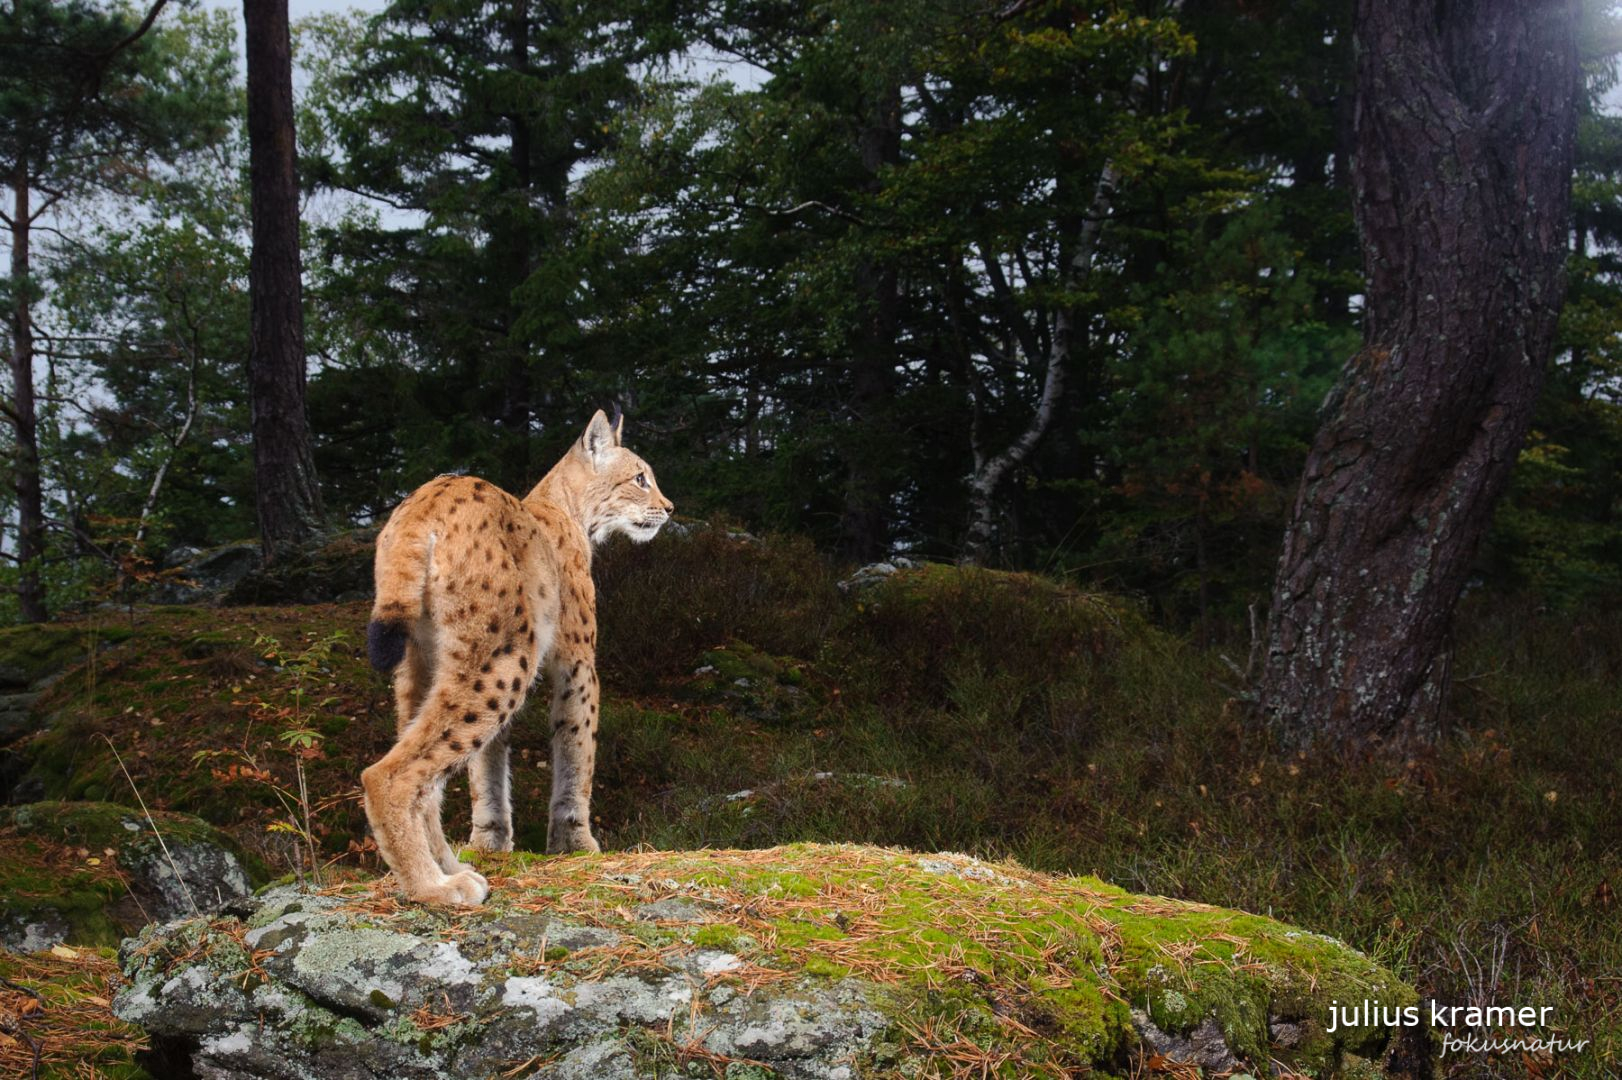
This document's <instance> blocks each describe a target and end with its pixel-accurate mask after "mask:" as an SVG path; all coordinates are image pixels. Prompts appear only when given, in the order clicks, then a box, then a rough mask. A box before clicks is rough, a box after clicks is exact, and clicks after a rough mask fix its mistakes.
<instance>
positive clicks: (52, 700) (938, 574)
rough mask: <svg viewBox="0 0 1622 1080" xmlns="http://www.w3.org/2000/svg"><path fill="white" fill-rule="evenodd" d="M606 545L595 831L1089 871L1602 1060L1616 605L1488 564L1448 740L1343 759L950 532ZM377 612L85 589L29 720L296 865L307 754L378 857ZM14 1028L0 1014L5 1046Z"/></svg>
mask: <svg viewBox="0 0 1622 1080" xmlns="http://www.w3.org/2000/svg"><path fill="white" fill-rule="evenodd" d="M597 578H598V588H599V597H600V600H599V603H600V618H601V625H602V629H601V632H600V640H601V641H602V643H603V650H604V651H603V655H602V656H601V658H600V663H601V669H602V674H603V681H604V685H605V687H606V696H605V701H604V706H603V724H602V737H601V739H602V742H601V748H600V751H599V754H598V763H599V764H598V776H597V784H596V800H595V819H596V820H595V828H596V832H597V836H598V838H599V839H600V841H601V842H602V844H603V846H604V848H605V849H634V848H637V847H639V846H645V847H651V848H658V849H677V848H683V849H685V848H699V847H744V848H747V847H766V846H771V845H776V844H785V843H792V842H796V841H850V842H859V843H870V844H880V845H893V846H902V847H908V848H913V849H918V850H923V851H934V850H949V851H961V852H967V853H972V854H976V855H980V856H985V857H990V858H999V859H1000V858H1008V857H1011V858H1014V859H1017V860H1018V861H1019V862H1021V863H1023V864H1025V865H1026V866H1029V867H1031V868H1033V869H1038V870H1046V871H1055V872H1061V873H1069V874H1074V873H1081V874H1096V875H1098V876H1099V877H1101V878H1103V879H1104V880H1106V881H1109V882H1112V883H1114V884H1116V885H1119V886H1122V887H1124V888H1126V889H1129V890H1132V891H1135V892H1146V893H1154V894H1161V895H1166V896H1171V897H1177V898H1183V899H1191V900H1198V901H1202V902H1205V903H1210V904H1218V905H1223V906H1229V907H1235V908H1241V909H1244V910H1247V911H1252V912H1256V913H1260V914H1266V915H1271V916H1274V917H1276V918H1279V919H1282V920H1285V921H1287V922H1290V923H1294V924H1297V925H1300V926H1303V927H1306V928H1309V929H1311V930H1315V931H1319V932H1322V933H1326V934H1330V935H1333V936H1334V937H1337V938H1340V939H1341V940H1344V941H1346V942H1347V943H1349V944H1351V945H1353V946H1355V947H1357V948H1359V949H1362V950H1364V951H1366V952H1367V953H1368V954H1369V955H1370V956H1371V957H1373V958H1374V959H1376V960H1377V961H1379V962H1381V963H1383V964H1386V965H1389V966H1390V967H1391V968H1393V969H1394V970H1395V971H1396V972H1397V973H1398V974H1399V975H1401V976H1402V977H1404V978H1406V979H1408V980H1410V981H1411V982H1413V983H1414V984H1415V985H1416V986H1417V987H1418V989H1419V991H1420V993H1421V994H1422V995H1423V996H1426V997H1434V998H1436V999H1437V1000H1440V1001H1442V1002H1444V1003H1448V1004H1460V1005H1469V1004H1480V1005H1486V1004H1498V1005H1515V1006H1534V1007H1542V1006H1548V1007H1552V1010H1553V1011H1552V1012H1551V1013H1550V1014H1548V1015H1549V1017H1550V1019H1551V1024H1550V1026H1549V1028H1547V1029H1543V1030H1541V1031H1538V1032H1534V1033H1532V1034H1537V1035H1540V1036H1542V1037H1548V1036H1550V1035H1558V1036H1560V1037H1562V1038H1564V1039H1566V1040H1568V1041H1576V1040H1584V1039H1586V1040H1589V1044H1588V1045H1587V1047H1586V1048H1585V1049H1583V1050H1582V1051H1579V1052H1574V1053H1569V1054H1565V1055H1563V1056H1561V1057H1559V1058H1556V1059H1550V1058H1547V1057H1543V1058H1539V1057H1536V1056H1526V1055H1519V1056H1510V1057H1490V1058H1489V1057H1482V1056H1461V1055H1460V1054H1459V1053H1458V1052H1457V1051H1455V1052H1454V1053H1452V1054H1451V1055H1449V1057H1448V1058H1447V1059H1445V1061H1446V1063H1447V1065H1448V1066H1449V1069H1450V1073H1451V1074H1452V1075H1458V1076H1478V1075H1483V1074H1487V1075H1509V1076H1518V1075H1528V1076H1539V1077H1543V1076H1582V1077H1589V1076H1592V1077H1602V1076H1612V1075H1615V1074H1616V1072H1617V1069H1618V1064H1617V1062H1618V1057H1619V1055H1622V975H1619V973H1622V911H1619V910H1618V908H1617V906H1616V902H1615V899H1614V894H1613V887H1614V885H1613V882H1614V881H1616V880H1618V879H1622V829H1619V827H1618V826H1619V824H1622V813H1619V809H1622V807H1619V794H1618V788H1617V784H1616V777H1617V776H1618V775H1622V739H1619V738H1618V737H1617V732H1618V731H1619V730H1622V697H1619V695H1618V693H1617V690H1616V687H1617V685H1618V683H1619V677H1622V670H1619V669H1622V622H1619V621H1618V620H1617V618H1616V617H1615V616H1610V617H1604V618H1602V617H1599V616H1583V615H1576V614H1572V613H1555V612H1543V611H1539V610H1536V609H1533V608H1531V607H1529V606H1525V605H1518V604H1514V603H1509V602H1506V601H1503V600H1501V599H1494V598H1492V597H1489V596H1484V595H1479V594H1478V595H1476V596H1473V597H1472V598H1470V599H1469V601H1468V602H1467V604H1466V609H1465V612H1464V617H1463V618H1462V619H1461V620H1460V627H1461V630H1460V641H1459V649H1458V654H1457V660H1456V664H1455V671H1456V672H1457V689H1456V692H1455V698H1454V701H1453V704H1452V707H1451V714H1450V725H1449V731H1448V733H1447V736H1446V738H1445V739H1444V741H1443V742H1442V743H1441V744H1440V745H1438V746H1437V747H1435V748H1434V749H1431V750H1429V751H1426V752H1425V753H1422V754H1418V755H1414V756H1411V757H1408V758H1403V759H1395V760H1394V759H1390V758H1383V757H1377V756H1371V757H1368V758H1366V759H1358V760H1353V761H1347V760H1344V759H1342V758H1339V757H1328V756H1324V757H1316V756H1311V755H1294V756H1282V755H1281V754H1279V753H1278V752H1277V751H1276V750H1275V749H1274V748H1273V747H1272V745H1271V744H1270V742H1269V741H1268V739H1267V738H1265V737H1264V736H1263V735H1262V734H1260V733H1258V732H1257V731H1255V730H1254V729H1253V728H1251V727H1250V726H1249V725H1248V724H1247V723H1246V721H1245V712H1244V710H1243V708H1242V707H1241V706H1240V705H1239V704H1238V703H1237V702H1236V701H1235V694H1236V688H1235V686H1234V683H1235V681H1236V680H1235V676H1234V675H1233V674H1232V673H1231V671H1230V670H1229V668H1228V667H1227V666H1226V665H1225V664H1224V663H1223V662H1222V660H1221V659H1220V658H1219V656H1218V655H1217V654H1216V652H1215V651H1208V650H1202V649H1197V648H1195V647H1193V646H1192V645H1190V644H1189V643H1188V642H1187V641H1186V640H1184V639H1182V638H1180V637H1178V636H1176V635H1173V634H1169V633H1166V632H1164V631H1162V630H1159V629H1156V628H1155V627H1153V626H1152V625H1150V624H1149V622H1148V621H1147V620H1146V618H1145V617H1144V615H1143V614H1142V612H1141V611H1139V610H1138V609H1137V608H1136V607H1135V606H1134V605H1133V604H1131V603H1129V602H1127V601H1124V600H1122V599H1119V598H1115V597H1108V596H1097V595H1090V594H1085V593H1082V592H1078V591H1075V590H1072V589H1069V588H1067V587H1065V586H1063V585H1062V584H1059V583H1055V582H1052V581H1049V580H1046V579H1043V578H1039V577H1035V576H1030V575H1020V574H1003V573H994V572H970V571H963V570H959V569H957V568H951V567H940V566H934V567H924V568H919V569H916V570H904V571H901V572H900V573H898V574H896V575H894V576H892V577H890V578H888V579H886V580H884V581H882V582H881V583H879V584H878V585H876V586H872V587H869V588H865V589H859V590H854V591H852V592H851V593H849V594H847V593H845V592H842V591H841V590H840V589H839V588H838V586H837V584H836V582H837V575H836V573H835V571H834V570H833V569H831V568H830V567H829V566H827V565H826V564H825V562H824V561H823V560H822V559H820V558H819V557H818V556H817V555H816V554H815V553H814V552H812V551H811V550H810V548H809V547H808V546H806V545H804V544H801V543H799V542H796V541H790V540H772V541H769V542H757V541H754V540H752V539H748V538H737V537H735V536H729V535H728V534H727V533H725V532H724V531H723V530H719V529H715V530H696V531H693V532H691V533H690V534H688V535H686V536H669V537H662V538H661V539H660V540H659V541H657V542H656V543H654V544H652V545H648V546H646V547H641V548H630V547H621V546H616V547H614V548H612V549H611V550H609V551H608V552H606V553H605V557H604V558H603V559H602V560H601V563H600V565H599V567H598V572H597ZM367 612H368V605H367V604H365V603H362V602H356V603H345V604H314V605H301V606H284V607H169V608H158V607H153V608H135V609H132V610H130V611H125V612H109V611H103V612H100V613H98V614H96V615H94V616H88V617H86V618H84V619H81V620H78V621H77V622H74V623H73V624H72V626H73V627H74V629H75V630H77V631H79V632H80V633H81V634H82V635H84V636H85V637H86V638H87V639H88V638H93V637H106V638H108V639H112V638H117V639H119V640H118V641H117V642H116V644H113V645H111V647H108V648H106V649H103V650H101V651H94V650H92V651H91V653H90V656H91V658H90V659H89V660H88V661H86V662H84V663H81V664H80V665H78V666H77V667H75V668H72V669H70V671H69V672H68V674H67V675H66V676H65V677H64V678H62V679H61V680H59V681H58V682H57V683H56V684H55V685H54V686H53V687H52V688H51V689H50V690H49V691H47V694H46V696H45V698H43V699H42V700H41V701H40V702H39V704H38V706H37V708H39V709H42V710H45V711H47V712H49V713H50V714H52V716H53V717H54V719H53V721H52V724H51V726H50V727H49V728H48V729H47V730H46V731H45V732H43V733H41V734H40V735H38V736H35V738H34V740H33V742H32V743H31V744H30V745H29V747H28V754H29V756H30V758H31V761H32V765H31V773H30V779H29V780H28V781H27V782H28V783H31V784H32V785H33V788H34V792H35V795H34V797H44V798H62V799H105V800H111V801H114V802H123V803H132V804H133V801H134V795H133V793H132V790H131V786H130V783H131V781H133V784H134V786H135V787H136V788H138V789H139V791H140V793H141V795H142V796H143V797H144V798H145V800H146V802H147V803H148V804H149V805H150V806H152V807H153V808H154V809H158V808H162V809H168V810H176V811H184V812H189V813H193V814H197V815H200V816H201V817H203V818H205V819H207V820H208V821H210V822H212V823H214V824H215V825H218V826H220V827H222V828H224V829H226V830H227V831H228V832H230V833H231V834H232V835H233V836H234V837H235V838H236V839H237V840H238V841H239V842H241V843H242V844H243V845H244V846H246V847H248V848H249V849H251V850H252V851H254V852H255V853H257V854H258V855H259V857H260V858H262V859H263V860H264V861H265V862H266V863H267V864H269V865H271V866H272V867H273V868H274V869H275V870H276V871H277V872H290V871H292V870H293V869H294V863H295V861H296V860H295V857H294V847H295V845H296V832H295V831H296V829H297V828H300V827H302V825H303V822H302V820H299V818H300V817H301V815H295V816H294V820H291V821H289V820H288V818H289V815H288V812H287V807H288V805H289V803H288V800H289V799H290V798H293V799H294V801H296V796H295V795H294V793H296V792H297V790H298V778H297V771H298V769H299V768H302V770H303V773H304V776H305V781H306V784H307V788H308V792H309V805H310V809H311V814H310V821H311V825H312V827H313V832H314V833H315V834H316V835H317V837H318V838H319V840H320V843H321V846H322V848H323V859H324V860H329V861H330V863H329V866H328V868H327V869H326V870H325V871H324V873H325V874H327V875H329V876H335V875H343V874H347V873H353V872H355V871H357V870H362V871H366V872H368V873H371V872H375V871H376V870H377V869H378V862H377V857H376V853H375V850H374V849H373V848H372V847H371V846H370V843H369V841H367V840H366V838H365V829H364V820H363V815H362V814H361V811H360V805H359V801H358V797H359V791H358V786H357V782H358V781H357V778H358V774H359V771H360V769H361V768H362V767H364V765H365V764H367V763H368V762H370V761H372V760H375V759H376V758H377V757H379V756H380V755H381V754H382V753H383V752H384V751H385V750H386V749H387V748H388V746H389V744H390V742H391V740H392V738H393V734H394V718H393V715H392V699H391V695H390V692H389V688H388V684H387V681H386V680H385V678H384V677H383V676H381V675H379V674H377V673H375V672H373V671H372V670H371V669H370V667H369V666H368V665H367V663H366V660H365V656H364V651H365V650H364V626H365V622H366V619H367ZM7 633H10V634H16V633H17V632H15V631H13V632H7ZM20 642H21V639H20V638H19V639H17V643H18V644H20ZM7 647H8V644H7V641H6V640H0V660H3V659H4V656H3V653H4V651H5V649H6V648H7ZM537 697H538V698H539V697H540V695H537ZM541 708H544V705H542V706H541ZM527 721H528V722H524V720H522V719H521V721H520V722H519V724H518V725H516V730H515V733H514V741H513V762H514V771H515V785H514V787H515V791H514V804H515V807H516V814H515V816H516V819H517V821H516V824H517V841H518V845H519V847H521V848H528V849H532V850H540V849H541V848H542V847H543V846H544V840H545V816H544V814H545V811H544V808H545V805H546V790H547V786H548V783H549V777H548V770H547V767H546V759H547V755H548V751H547V738H546V731H547V725H546V723H545V720H544V717H543V716H542V715H540V709H539V708H531V709H530V710H529V716H528V717H527ZM288 732H304V733H306V734H305V735H304V736H303V737H301V738H299V737H295V738H291V739H290V738H288V737H287V736H286V733H288ZM102 735H105V736H106V737H107V738H106V739H103V738H101V736H102ZM301 742H302V743H303V744H304V745H303V746H302V747H301V746H300V745H299V744H300V743H301ZM113 747H116V748H117V749H118V751H119V754H120V755H121V757H122V760H123V765H124V766H125V767H127V769H128V772H129V777H130V779H129V780H127V779H126V777H125V775H124V772H123V770H122V768H121V767H120V766H119V764H118V763H117V761H116V760H115V759H114V756H113V754H112V748H113ZM447 807H448V808H449V811H450V814H451V821H450V822H449V823H448V825H447V833H449V834H450V835H452V836H453V837H454V836H456V835H458V834H460V835H464V836H465V835H466V832H467V826H468V822H467V803H466V795H465V784H461V785H459V786H457V787H453V789H452V792H451V793H450V796H449V798H448V799H447ZM281 823H285V825H283V824H281ZM69 951H70V952H72V951H73V950H69ZM105 955H106V954H105V953H100V954H98V953H95V952H93V951H85V952H83V953H82V954H80V957H79V958H80V960H82V965H81V967H80V968H78V969H75V970H77V971H78V974H77V975H75V977H74V979H73V980H66V979H64V978H63V977H61V973H58V974H57V978H56V979H55V983H56V985H58V986H60V987H65V989H62V990H60V993H61V994H67V995H69V996H70V997H72V1000H73V1001H74V1002H75V1003H76V1004H75V1005H74V1008H78V1009H80V1010H81V1011H82V1013H83V1015H84V1017H85V1021H84V1024H83V1025H81V1027H82V1028H83V1029H84V1030H86V1031H90V1032H92V1033H95V1032H99V1033H101V1034H100V1035H98V1036H97V1037H98V1038H101V1039H102V1040H103V1043H102V1044H98V1045H102V1050H101V1051H98V1052H97V1053H100V1054H101V1055H102V1056H101V1057H100V1058H99V1059H98V1058H97V1057H96V1055H95V1054H91V1053H90V1052H89V1051H86V1053H85V1055H84V1056H82V1057H81V1059H80V1061H81V1065H82V1068H79V1070H78V1072H77V1073H76V1072H75V1071H74V1067H73V1066H71V1065H70V1064H69V1063H67V1062H59V1067H60V1069H61V1071H62V1075H76V1074H80V1075H92V1074H95V1072H96V1071H97V1070H98V1069H103V1070H107V1071H112V1072H117V1071H119V1068H118V1064H119V1062H121V1061H127V1060H128V1046H129V1045H130V1039H131V1038H132V1033H131V1031H129V1030H121V1029H119V1027H118V1025H116V1023H115V1024H110V1025H109V1024H108V1023H107V1022H106V1021H107V1019H108V1018H107V1017H105V1015H104V1010H103V1008H102V1005H100V1004H98V1003H100V1002H104V999H105V998H106V997H108V996H110V993H109V991H108V989H107V980H108V979H109V978H112V977H113V976H112V974H111V971H112V969H111V965H109V964H108V963H107V962H106V959H105ZM72 959H73V958H71V957H62V956H58V957H56V958H55V959H54V960H53V959H51V958H49V957H47V956H44V955H42V957H40V958H36V959H31V960H24V959H22V958H15V957H11V958H7V959H6V960H5V961H4V962H5V964H7V965H9V966H6V967H0V976H5V977H6V978H8V979H11V980H13V981H14V982H16V983H17V984H18V985H28V986H34V985H35V983H33V982H27V981H26V980H27V979H28V978H29V977H31V976H32V975H34V974H38V973H34V972H33V968H31V967H29V966H28V965H33V967H35V968H37V967H40V965H45V966H50V965H51V964H53V963H55V964H57V965H62V964H68V965H69V966H71V962H72ZM40 970H41V971H43V968H41V969H40ZM53 970H54V969H53ZM13 996H16V997H17V1000H16V1001H15V1002H12V1003H11V1004H13V1005H15V1006H16V1008H17V1009H19V1010H21V1009H24V1008H26V1007H27V1006H26V1002H25V1001H24V1000H23V999H22V998H21V997H20V996H18V995H16V994H13ZM87 1001H88V1002H89V1004H85V1002H87ZM0 1007H9V1006H7V1003H6V1002H5V1001H0ZM1498 1034H1501V1035H1502V1034H1505V1033H1503V1032H1500V1033H1498ZM1520 1034H1527V1033H1520ZM7 1038H9V1036H7ZM26 1051H27V1047H26V1046H24V1045H23V1044H16V1045H7V1044H4V1043H3V1042H0V1054H3V1055H4V1057H5V1062H6V1063H18V1062H24V1063H25V1062H26V1056H27V1054H26ZM19 1054H21V1055H23V1056H22V1057H21V1058H19V1057H18V1056H17V1055H19ZM97 1060H99V1061H100V1062H101V1064H96V1063H95V1062H96V1061H97Z"/></svg>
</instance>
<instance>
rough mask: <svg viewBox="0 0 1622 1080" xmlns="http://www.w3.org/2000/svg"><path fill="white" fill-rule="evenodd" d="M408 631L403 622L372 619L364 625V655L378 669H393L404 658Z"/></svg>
mask: <svg viewBox="0 0 1622 1080" xmlns="http://www.w3.org/2000/svg"><path fill="white" fill-rule="evenodd" d="M407 635H408V631H407V630H406V624H405V623H403V622H384V621H383V620H381V619H373V620H372V621H371V622H370V623H368V624H367V626H366V655H367V656H369V657H371V659H372V666H373V667H375V668H376V669H377V670H379V671H393V670H394V668H395V666H396V665H398V664H399V663H400V661H401V660H403V659H404V658H405V647H406V637H407Z"/></svg>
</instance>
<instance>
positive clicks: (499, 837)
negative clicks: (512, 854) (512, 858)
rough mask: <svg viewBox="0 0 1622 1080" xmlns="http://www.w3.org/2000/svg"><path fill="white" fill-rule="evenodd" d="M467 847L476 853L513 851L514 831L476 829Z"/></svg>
mask: <svg viewBox="0 0 1622 1080" xmlns="http://www.w3.org/2000/svg"><path fill="white" fill-rule="evenodd" d="M467 846H468V847H470V848H472V849H473V850H475V851H511V850H512V849H513V834H512V830H511V829H479V828H475V829H474V830H473V835H472V836H471V837H469V838H468V842H467Z"/></svg>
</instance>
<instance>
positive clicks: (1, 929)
mask: <svg viewBox="0 0 1622 1080" xmlns="http://www.w3.org/2000/svg"><path fill="white" fill-rule="evenodd" d="M71 930H72V927H70V926H69V925H68V921H67V920H66V919H64V918H63V917H62V916H61V915H58V914H57V913H56V912H54V911H43V912H39V913H38V914H36V915H34V916H32V917H25V916H16V915H7V916H4V917H0V949H5V950H7V951H8V952H14V953H31V952H39V951H40V950H41V949H49V948H50V947H51V946H52V945H60V944H62V942H64V941H66V940H67V939H68V934H69V932H70V931H71Z"/></svg>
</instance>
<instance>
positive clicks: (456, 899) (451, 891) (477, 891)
mask: <svg viewBox="0 0 1622 1080" xmlns="http://www.w3.org/2000/svg"><path fill="white" fill-rule="evenodd" d="M489 895H490V883H489V882H488V881H486V880H484V875H482V874H480V873H478V872H477V871H475V870H463V871H461V872H460V873H455V874H452V875H451V876H450V877H448V878H446V879H445V880H444V881H442V882H440V883H439V884H437V885H429V886H427V887H426V888H423V889H419V890H417V891H416V893H415V895H414V896H413V899H416V900H422V901H424V902H425V903H429V904H453V905H456V906H458V907H478V906H479V905H480V904H482V903H484V901H485V898H486V897H487V896H489Z"/></svg>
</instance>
